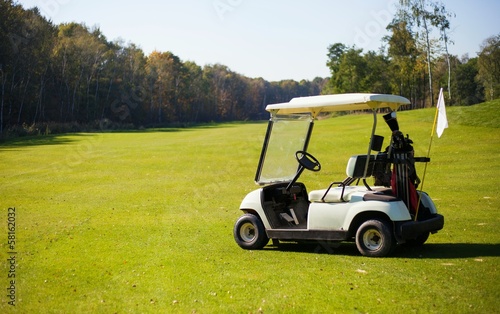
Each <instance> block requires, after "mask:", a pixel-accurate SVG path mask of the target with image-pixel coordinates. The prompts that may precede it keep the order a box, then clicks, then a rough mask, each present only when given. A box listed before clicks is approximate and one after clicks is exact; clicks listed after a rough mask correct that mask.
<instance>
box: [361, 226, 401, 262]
mask: <svg viewBox="0 0 500 314" xmlns="http://www.w3.org/2000/svg"><path fill="white" fill-rule="evenodd" d="M356 246H357V247H358V250H359V252H360V253H361V254H362V255H365V256H370V257H382V256H387V255H388V254H389V253H391V252H392V250H393V249H394V247H395V240H394V237H393V235H392V231H391V227H390V225H389V224H388V223H387V222H386V221H384V220H378V219H373V220H368V221H365V222H364V223H363V224H362V225H361V226H360V227H359V228H358V231H357V232H356Z"/></svg>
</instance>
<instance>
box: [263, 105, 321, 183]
mask: <svg viewBox="0 0 500 314" xmlns="http://www.w3.org/2000/svg"><path fill="white" fill-rule="evenodd" d="M312 127H313V118H312V116H311V115H310V114H294V115H275V116H272V117H271V120H269V125H268V129H267V133H266V138H265V139H264V145H263V147H262V152H261V156H260V161H259V166H258V168H257V173H256V175H255V181H256V182H257V183H258V184H261V185H263V184H269V183H276V182H287V181H291V180H292V179H293V177H294V176H295V174H296V173H297V169H298V163H297V160H296V159H295V152H296V151H299V150H306V149H307V144H308V142H309V136H310V134H311V131H312Z"/></svg>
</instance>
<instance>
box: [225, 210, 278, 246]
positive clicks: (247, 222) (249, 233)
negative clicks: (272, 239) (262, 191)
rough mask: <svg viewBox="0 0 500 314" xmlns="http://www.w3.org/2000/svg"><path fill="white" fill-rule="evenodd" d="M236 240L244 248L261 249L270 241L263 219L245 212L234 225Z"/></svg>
mask: <svg viewBox="0 0 500 314" xmlns="http://www.w3.org/2000/svg"><path fill="white" fill-rule="evenodd" d="M233 235H234V240H235V241H236V243H237V244H238V245H239V246H240V247H241V248H243V249H247V250H259V249H262V248H263V247H264V246H266V244H267V242H269V238H268V237H267V234H266V230H265V228H264V225H263V224H262V221H261V220H260V219H259V218H258V217H257V216H255V215H252V214H245V215H243V216H241V217H240V218H239V219H238V220H237V221H236V223H235V225H234V230H233Z"/></svg>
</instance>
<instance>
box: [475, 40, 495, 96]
mask: <svg viewBox="0 0 500 314" xmlns="http://www.w3.org/2000/svg"><path fill="white" fill-rule="evenodd" d="M477 64H478V68H479V73H478V77H479V80H480V81H481V82H482V83H483V85H484V91H485V98H486V99H488V100H493V99H495V98H498V97H499V96H500V34H498V35H495V36H492V37H489V38H487V39H486V40H485V41H484V43H483V45H482V46H481V52H480V53H479V57H478V60H477Z"/></svg>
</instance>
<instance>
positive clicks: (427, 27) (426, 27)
mask: <svg viewBox="0 0 500 314" xmlns="http://www.w3.org/2000/svg"><path fill="white" fill-rule="evenodd" d="M424 2H425V1H424V0H420V5H421V6H422V12H423V11H424ZM422 22H423V23H424V31H425V43H426V45H427V68H428V71H429V94H430V98H431V107H433V106H434V94H433V91H432V69H431V42H430V39H429V26H428V25H427V18H426V17H425V16H424V17H423V18H422Z"/></svg>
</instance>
